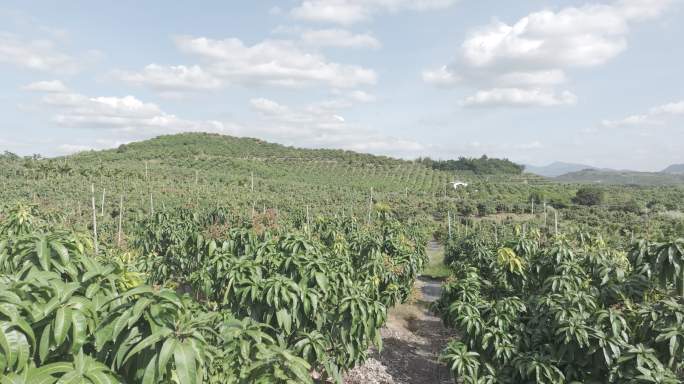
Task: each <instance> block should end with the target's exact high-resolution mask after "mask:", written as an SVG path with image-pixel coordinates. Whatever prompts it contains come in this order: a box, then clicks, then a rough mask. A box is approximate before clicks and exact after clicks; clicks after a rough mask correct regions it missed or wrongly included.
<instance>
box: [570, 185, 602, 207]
mask: <svg viewBox="0 0 684 384" xmlns="http://www.w3.org/2000/svg"><path fill="white" fill-rule="evenodd" d="M603 196H604V191H603V189H601V188H598V187H581V188H580V189H578V190H577V193H576V194H575V197H573V198H572V202H573V203H575V204H580V205H589V206H591V205H600V204H601V203H603Z"/></svg>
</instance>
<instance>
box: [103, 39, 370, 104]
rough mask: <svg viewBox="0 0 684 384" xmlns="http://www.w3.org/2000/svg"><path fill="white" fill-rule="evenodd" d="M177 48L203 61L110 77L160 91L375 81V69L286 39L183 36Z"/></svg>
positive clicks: (341, 85)
mask: <svg viewBox="0 0 684 384" xmlns="http://www.w3.org/2000/svg"><path fill="white" fill-rule="evenodd" d="M175 43H176V46H177V47H178V49H179V50H180V51H182V52H184V53H186V54H189V55H193V56H196V57H198V58H199V59H200V60H201V61H202V64H201V65H194V66H191V67H186V66H161V65H156V64H152V65H148V66H147V67H146V68H145V69H144V70H143V71H140V72H128V71H118V72H115V73H114V76H115V77H117V78H119V79H121V80H123V81H126V82H129V83H132V84H138V85H146V86H148V87H151V88H153V89H158V90H171V91H196V90H199V89H214V88H219V87H222V86H225V85H231V84H242V85H262V86H263V85H269V86H279V87H306V86H315V85H319V86H321V85H322V86H329V87H335V88H355V87H358V86H363V85H373V84H375V82H376V80H377V76H376V74H375V72H374V71H373V70H370V69H366V68H363V67H360V66H356V65H346V64H340V63H336V62H332V61H329V60H327V59H326V58H325V57H324V56H322V55H319V54H315V53H309V52H305V51H304V50H302V49H301V48H300V47H299V46H298V45H296V44H295V43H293V42H291V41H288V40H265V41H262V42H260V43H257V44H254V45H252V46H248V45H245V44H244V43H243V42H242V41H241V40H239V39H236V38H229V39H224V40H215V39H210V38H206V37H189V36H183V37H178V38H176V39H175Z"/></svg>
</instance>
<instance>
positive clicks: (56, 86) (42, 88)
mask: <svg viewBox="0 0 684 384" xmlns="http://www.w3.org/2000/svg"><path fill="white" fill-rule="evenodd" d="M21 89H22V90H24V91H29V92H47V93H53V92H54V93H64V92H67V91H68V88H67V87H66V85H64V83H62V82H61V81H59V80H51V81H36V82H34V83H31V84H27V85H25V86H23V87H22V88H21Z"/></svg>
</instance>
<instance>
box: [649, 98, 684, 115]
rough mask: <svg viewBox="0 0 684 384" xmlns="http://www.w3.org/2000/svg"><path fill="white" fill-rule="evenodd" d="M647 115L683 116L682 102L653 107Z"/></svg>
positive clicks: (683, 105)
mask: <svg viewBox="0 0 684 384" xmlns="http://www.w3.org/2000/svg"><path fill="white" fill-rule="evenodd" d="M649 113H650V114H651V115H684V100H682V101H678V102H674V103H667V104H664V105H659V106H657V107H653V108H651V109H650V110H649Z"/></svg>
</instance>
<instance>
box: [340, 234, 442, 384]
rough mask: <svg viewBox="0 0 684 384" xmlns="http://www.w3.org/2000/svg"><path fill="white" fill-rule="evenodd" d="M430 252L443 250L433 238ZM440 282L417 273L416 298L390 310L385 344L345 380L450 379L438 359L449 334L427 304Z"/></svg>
mask: <svg viewBox="0 0 684 384" xmlns="http://www.w3.org/2000/svg"><path fill="white" fill-rule="evenodd" d="M429 251H431V252H429V253H432V254H437V253H438V252H443V250H442V249H441V247H440V246H439V245H438V244H437V243H436V242H431V243H430V245H429ZM441 284H442V282H441V281H439V280H433V279H429V278H427V277H419V278H418V280H417V281H416V289H417V295H416V296H417V298H416V300H414V302H413V303H408V304H402V305H399V306H397V307H395V308H393V309H391V310H390V311H389V314H388V321H387V325H386V326H385V327H384V328H383V329H382V330H381V333H382V340H383V344H384V347H383V349H382V351H381V352H380V353H378V352H377V351H373V353H372V357H371V358H370V359H369V360H368V361H367V362H366V363H365V364H364V365H362V366H360V367H356V368H355V369H354V370H352V371H350V372H349V373H348V374H347V376H346V377H345V383H347V384H442V383H444V384H447V383H453V382H454V381H453V379H452V378H451V374H450V372H449V369H448V368H447V367H446V366H445V365H444V364H441V363H439V362H438V358H439V354H440V352H441V351H442V350H443V349H444V347H445V346H446V343H447V342H448V340H449V339H450V338H451V337H452V334H451V333H450V331H449V330H447V329H446V328H444V326H443V325H442V321H441V319H440V318H439V317H437V316H435V315H433V314H432V313H431V311H430V309H429V307H430V304H431V303H432V302H434V301H435V300H437V299H438V298H439V295H440V290H441Z"/></svg>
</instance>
